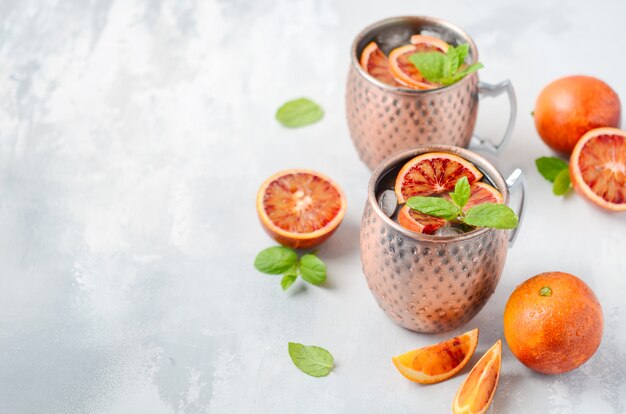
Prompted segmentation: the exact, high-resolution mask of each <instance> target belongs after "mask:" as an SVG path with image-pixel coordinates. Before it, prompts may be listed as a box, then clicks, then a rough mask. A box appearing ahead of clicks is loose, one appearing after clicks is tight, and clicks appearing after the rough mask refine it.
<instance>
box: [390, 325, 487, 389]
mask: <svg viewBox="0 0 626 414" xmlns="http://www.w3.org/2000/svg"><path fill="white" fill-rule="evenodd" d="M476 345H478V329H474V330H471V331H469V332H465V333H464V334H462V335H459V336H455V337H454V338H452V339H449V340H447V341H444V342H440V343H438V344H435V345H430V346H427V347H424V348H419V349H414V350H412V351H409V352H407V353H405V354H402V355H398V356H395V357H393V358H392V361H393V364H394V365H395V366H396V368H397V369H398V371H400V374H402V375H403V376H404V377H405V378H407V379H410V380H411V381H415V382H419V383H420V384H434V383H436V382H441V381H444V380H447V379H448V378H451V377H452V376H453V375H455V374H456V373H457V372H459V371H460V370H462V369H463V367H464V366H465V365H467V363H468V362H469V360H470V358H471V357H472V355H474V351H475V350H476Z"/></svg>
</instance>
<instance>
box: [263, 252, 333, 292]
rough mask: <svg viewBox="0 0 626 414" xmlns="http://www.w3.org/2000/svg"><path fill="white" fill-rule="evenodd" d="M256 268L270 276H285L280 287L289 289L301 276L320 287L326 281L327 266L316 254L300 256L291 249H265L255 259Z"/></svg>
mask: <svg viewBox="0 0 626 414" xmlns="http://www.w3.org/2000/svg"><path fill="white" fill-rule="evenodd" d="M254 267H255V268H256V269H257V270H258V271H259V272H262V273H265V274H268V275H281V274H282V275H283V278H282V280H281V281H280V286H281V287H282V288H283V290H287V289H289V287H290V286H291V285H293V283H294V282H295V281H296V279H297V278H298V276H301V277H302V279H304V281H306V282H308V283H310V284H312V285H316V286H320V285H322V284H324V282H325V281H326V264H325V263H324V262H323V261H322V260H321V259H320V258H319V257H317V256H315V254H313V253H307V254H305V255H303V256H302V257H301V258H300V259H298V254H297V253H296V252H295V251H294V250H293V249H290V248H289V247H285V246H274V247H268V248H267V249H263V250H261V251H260V252H259V254H257V256H256V258H255V259H254Z"/></svg>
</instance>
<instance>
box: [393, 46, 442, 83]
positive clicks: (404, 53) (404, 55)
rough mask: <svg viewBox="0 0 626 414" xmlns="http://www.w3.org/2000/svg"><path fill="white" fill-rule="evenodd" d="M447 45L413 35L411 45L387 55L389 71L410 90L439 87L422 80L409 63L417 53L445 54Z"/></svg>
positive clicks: (413, 66) (416, 70)
mask: <svg viewBox="0 0 626 414" xmlns="http://www.w3.org/2000/svg"><path fill="white" fill-rule="evenodd" d="M447 51H448V44H447V43H446V42H444V41H443V40H441V39H437V38H436V37H432V36H424V35H414V36H413V37H412V38H411V44H409V45H404V46H400V47H398V48H396V49H394V50H392V51H391V53H389V69H390V70H391V73H392V75H393V77H394V78H396V80H397V81H398V82H400V83H401V84H402V85H404V86H407V87H409V88H412V89H435V88H438V87H440V86H441V85H440V84H438V83H434V82H429V81H428V80H426V79H424V77H423V76H422V74H421V73H420V71H419V70H418V69H417V68H416V67H415V65H413V63H411V62H410V61H409V56H411V55H412V54H414V53H418V52H440V53H446V52H447Z"/></svg>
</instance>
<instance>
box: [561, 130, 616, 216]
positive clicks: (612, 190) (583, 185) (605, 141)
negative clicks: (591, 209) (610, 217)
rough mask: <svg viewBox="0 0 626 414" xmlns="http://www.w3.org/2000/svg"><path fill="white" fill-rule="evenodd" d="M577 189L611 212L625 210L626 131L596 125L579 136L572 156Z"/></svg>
mask: <svg viewBox="0 0 626 414" xmlns="http://www.w3.org/2000/svg"><path fill="white" fill-rule="evenodd" d="M569 168H570V178H571V179H572V184H573V185H574V188H575V189H576V191H578V192H579V193H580V194H582V196H583V197H585V198H587V199H588V200H590V201H591V202H593V203H595V204H596V205H598V206H600V207H602V208H605V209H607V210H610V211H626V132H625V131H622V130H619V129H617V128H596V129H592V130H591V131H589V132H587V133H586V134H585V135H583V136H582V138H580V140H579V141H578V142H577V143H576V146H575V147H574V151H573V152H572V155H571V157H570V163H569Z"/></svg>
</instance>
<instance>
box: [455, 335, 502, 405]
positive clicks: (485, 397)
mask: <svg viewBox="0 0 626 414" xmlns="http://www.w3.org/2000/svg"><path fill="white" fill-rule="evenodd" d="M501 365H502V341H501V340H498V342H496V343H495V345H494V346H492V347H491V348H489V350H488V351H487V352H485V355H483V356H482V358H480V360H479V361H478V362H477V363H476V365H474V368H472V370H471V371H470V373H469V375H468V376H467V378H465V381H463V384H461V387H460V388H459V390H458V391H457V393H456V397H455V398H454V402H453V403H452V412H453V413H454V414H483V413H485V412H486V411H487V408H489V404H491V400H493V396H494V395H495V393H496V387H497V386H498V380H499V379H500V366H501Z"/></svg>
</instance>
